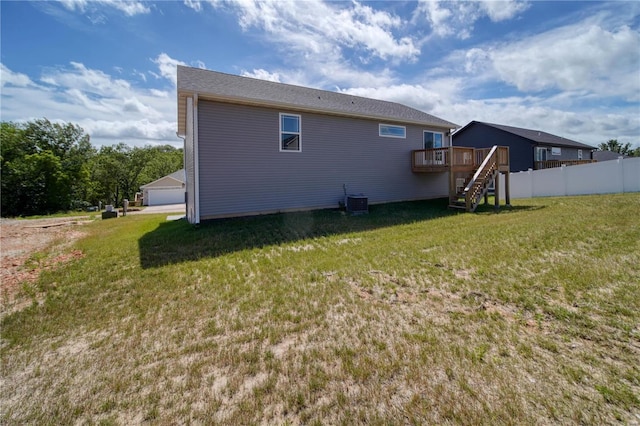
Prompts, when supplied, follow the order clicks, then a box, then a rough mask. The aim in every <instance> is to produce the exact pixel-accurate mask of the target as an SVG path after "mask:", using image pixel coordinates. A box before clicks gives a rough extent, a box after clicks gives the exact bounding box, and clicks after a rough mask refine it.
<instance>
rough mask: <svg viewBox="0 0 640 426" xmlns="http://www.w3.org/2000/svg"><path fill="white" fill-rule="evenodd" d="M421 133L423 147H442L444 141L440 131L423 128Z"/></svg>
mask: <svg viewBox="0 0 640 426" xmlns="http://www.w3.org/2000/svg"><path fill="white" fill-rule="evenodd" d="M423 135H424V136H423V140H424V149H432V148H442V146H443V141H444V135H443V134H442V133H440V132H431V131H429V130H425V131H424V132H423Z"/></svg>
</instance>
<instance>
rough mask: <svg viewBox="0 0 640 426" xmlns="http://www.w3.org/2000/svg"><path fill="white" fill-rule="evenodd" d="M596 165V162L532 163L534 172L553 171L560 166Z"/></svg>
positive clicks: (558, 161)
mask: <svg viewBox="0 0 640 426" xmlns="http://www.w3.org/2000/svg"><path fill="white" fill-rule="evenodd" d="M589 163H597V160H548V161H535V162H534V163H533V167H534V170H542V169H554V168H556V167H562V166H578V165H580V164H589Z"/></svg>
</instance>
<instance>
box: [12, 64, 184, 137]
mask: <svg viewBox="0 0 640 426" xmlns="http://www.w3.org/2000/svg"><path fill="white" fill-rule="evenodd" d="M160 57H161V58H160ZM159 58H160V59H159V60H158V63H157V65H158V68H162V69H160V70H159V73H160V74H162V75H164V76H165V78H167V79H169V80H171V79H172V78H171V72H170V69H169V66H168V64H170V63H172V62H174V61H175V60H173V59H172V58H170V57H168V56H162V55H160V56H159ZM0 67H1V70H2V104H1V106H2V117H3V120H10V121H28V120H33V119H36V118H42V117H46V118H48V119H50V120H52V121H64V122H72V123H76V124H78V125H80V126H81V127H82V128H83V129H84V130H85V131H86V132H87V133H88V134H89V135H90V136H91V140H92V143H93V144H94V145H111V144H114V143H119V142H125V143H128V144H131V145H144V144H148V143H157V144H172V145H174V146H181V141H180V140H179V139H178V138H177V137H176V136H175V132H176V122H175V120H176V103H175V101H172V100H171V99H175V97H176V92H175V86H171V89H170V90H160V89H149V90H148V89H145V88H141V87H136V86H134V85H133V84H132V83H130V82H128V81H125V80H122V79H119V78H115V77H114V76H112V75H109V74H107V73H105V72H103V71H100V70H94V69H90V68H88V67H86V66H85V65H84V64H82V63H78V62H72V63H70V64H69V66H67V67H58V68H55V69H47V70H45V71H44V72H43V74H42V76H41V78H40V79H39V80H31V79H30V78H29V77H27V76H25V75H24V74H19V73H15V72H13V71H11V70H10V69H9V68H8V67H6V66H5V65H4V64H0ZM174 69H175V67H174ZM174 74H175V72H174ZM167 86H168V85H167Z"/></svg>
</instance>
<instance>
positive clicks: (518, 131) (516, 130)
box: [456, 121, 596, 149]
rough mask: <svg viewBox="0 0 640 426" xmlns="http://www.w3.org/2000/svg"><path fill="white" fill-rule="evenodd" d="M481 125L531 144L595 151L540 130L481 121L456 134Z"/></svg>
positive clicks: (474, 122) (582, 144)
mask: <svg viewBox="0 0 640 426" xmlns="http://www.w3.org/2000/svg"><path fill="white" fill-rule="evenodd" d="M474 124H481V125H485V126H490V127H494V128H496V129H499V130H502V131H504V132H507V133H512V134H514V135H517V136H520V137H523V138H525V139H529V140H530V141H532V142H535V143H537V144H540V145H550V146H551V145H553V146H566V147H571V148H578V149H596V147H595V146H590V145H587V144H584V143H581V142H577V141H574V140H571V139H566V138H563V137H562V136H556V135H552V134H551V133H547V132H543V131H542V130H533V129H523V128H521V127H512V126H504V125H502V124H494V123H485V122H483V121H472V122H470V123H469V124H467V125H466V126H464V127H463V128H461V129H460V130H458V131H457V132H456V133H462V132H464V131H465V130H466V129H467V128H469V127H470V126H471V125H474Z"/></svg>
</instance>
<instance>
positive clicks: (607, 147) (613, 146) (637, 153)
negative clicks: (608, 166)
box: [598, 139, 640, 157]
mask: <svg viewBox="0 0 640 426" xmlns="http://www.w3.org/2000/svg"><path fill="white" fill-rule="evenodd" d="M598 149H599V150H600V151H612V152H617V153H618V154H622V155H627V156H629V157H640V147H638V148H635V149H634V148H633V147H632V146H631V143H629V142H627V143H625V144H623V143H620V142H618V140H617V139H609V140H608V141H607V142H602V143H601V144H600V145H598Z"/></svg>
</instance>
